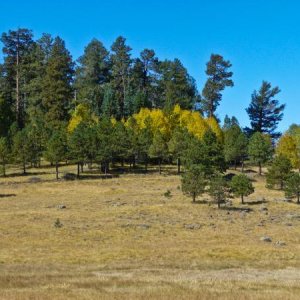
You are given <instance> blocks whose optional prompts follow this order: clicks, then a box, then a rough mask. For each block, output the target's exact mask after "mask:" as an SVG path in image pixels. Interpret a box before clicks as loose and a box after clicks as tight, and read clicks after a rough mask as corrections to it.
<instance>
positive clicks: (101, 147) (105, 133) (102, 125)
mask: <svg viewBox="0 0 300 300" xmlns="http://www.w3.org/2000/svg"><path fill="white" fill-rule="evenodd" d="M112 141H113V125H112V123H111V120H110V119H108V118H103V119H101V120H100V122H99V124H98V126H97V144H96V149H97V152H96V160H97V162H98V163H99V164H100V165H101V170H102V172H104V173H105V175H106V174H107V172H108V171H109V163H110V162H111V160H112V156H113V146H114V144H113V143H112Z"/></svg>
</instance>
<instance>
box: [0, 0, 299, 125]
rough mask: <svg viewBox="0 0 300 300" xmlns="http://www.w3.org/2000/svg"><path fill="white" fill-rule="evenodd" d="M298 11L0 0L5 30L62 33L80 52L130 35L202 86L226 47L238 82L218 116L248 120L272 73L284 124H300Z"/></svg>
mask: <svg viewBox="0 0 300 300" xmlns="http://www.w3.org/2000/svg"><path fill="white" fill-rule="evenodd" d="M299 11H300V1H296V0H286V1H280V0H264V1H263V0H252V1H251V0H226V1H225V0H214V1H209V0H203V1H201V0H198V1H197V0H184V1H179V0H173V1H171V0H164V1H163V0H160V1H159V0H152V1H146V0H144V1H143V0H140V1H138V0H123V1H121V0H99V1H96V0H94V1H93V0H85V1H79V0H78V1H76V0H73V1H71V0H65V1H63V0H60V1H58V0H51V1H38V0H31V1H29V0H28V1H21V0H15V1H8V0H6V1H5V0H0V32H4V31H8V30H9V29H15V28H17V27H26V28H30V29H33V31H34V34H35V37H39V36H40V35H41V33H43V32H47V33H51V34H52V35H60V36H61V37H62V38H63V39H64V40H65V41H66V45H67V47H68V49H69V50H70V52H71V53H72V55H73V57H74V58H75V59H76V58H78V56H79V55H81V54H82V52H83V49H84V46H85V45H86V44H87V43H88V42H89V41H90V40H91V39H92V38H93V37H96V38H98V39H100V40H101V41H102V42H103V43H104V44H105V45H106V46H107V47H109V46H110V45H111V44H112V42H113V40H114V39H115V38H116V37H117V36H118V35H123V36H125V37H126V38H127V41H128V44H129V45H130V46H131V47H132V48H133V52H132V53H133V55H134V56H136V55H138V53H139V52H140V51H141V50H143V49H144V48H153V49H154V50H155V51H156V53H157V56H158V57H159V58H160V59H165V58H169V59H172V58H175V57H177V58H179V59H180V60H181V61H182V62H183V64H184V65H185V66H186V67H187V69H188V70H189V72H190V74H191V75H192V76H193V77H194V78H195V79H196V81H197V85H198V88H199V89H202V87H203V84H204V82H205V73H204V71H205V63H206V62H207V61H208V59H209V56H210V54H211V53H218V54H221V55H223V56H224V57H225V58H226V59H229V60H230V61H231V62H232V64H233V68H232V70H233V72H234V78H233V79H234V82H235V87H234V88H232V89H228V90H227V91H225V93H224V98H223V101H222V103H221V105H220V107H219V109H218V115H219V117H220V118H222V119H223V117H224V116H225V114H226V113H227V114H229V115H235V116H237V117H238V119H239V121H240V123H241V125H243V126H246V125H248V124H249V120H248V116H247V114H246V112H245V108H246V107H247V106H248V105H249V101H250V98H251V93H252V92H253V90H254V89H258V88H259V86H260V84H261V82H262V80H267V81H270V82H271V83H272V84H273V85H278V86H279V87H280V88H281V90H282V92H281V93H280V95H279V97H278V99H279V100H280V101H281V102H283V103H286V104H287V107H286V110H285V117H284V120H283V121H282V122H281V123H280V126H279V129H280V130H285V129H287V128H288V126H289V125H290V124H291V123H300V116H299V115H300V102H299V98H300V97H299V88H298V87H299V86H300V23H299V14H300V13H299ZM0 59H1V58H0Z"/></svg>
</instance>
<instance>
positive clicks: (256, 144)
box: [248, 132, 273, 175]
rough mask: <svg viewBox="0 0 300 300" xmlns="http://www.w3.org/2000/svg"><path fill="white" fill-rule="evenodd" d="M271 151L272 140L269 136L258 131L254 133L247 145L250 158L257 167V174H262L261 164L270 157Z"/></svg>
mask: <svg viewBox="0 0 300 300" xmlns="http://www.w3.org/2000/svg"><path fill="white" fill-rule="evenodd" d="M272 152H273V147H272V142H271V139H270V137H269V136H267V135H264V134H262V133H260V132H256V133H254V134H253V135H252V136H251V138H250V140H249V145H248V154H249V158H250V160H251V161H252V162H253V163H255V164H257V165H258V167H259V175H261V174H262V165H263V164H264V163H266V162H267V161H268V160H270V159H271V156H272Z"/></svg>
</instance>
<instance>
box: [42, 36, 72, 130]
mask: <svg viewBox="0 0 300 300" xmlns="http://www.w3.org/2000/svg"><path fill="white" fill-rule="evenodd" d="M72 76H73V62H72V58H71V55H70V53H69V51H68V50H67V49H66V47H65V43H64V41H63V40H62V39H61V38H59V37H56V38H55V39H54V42H53V46H52V49H51V52H50V56H49V59H48V62H47V65H46V71H45V77H44V79H43V92H42V104H43V107H44V109H45V120H46V121H47V122H49V123H52V124H57V123H60V122H62V121H67V120H68V111H69V109H70V104H71V101H72V99H73V91H72V86H71V82H72Z"/></svg>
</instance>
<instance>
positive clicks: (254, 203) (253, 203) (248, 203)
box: [245, 199, 268, 205]
mask: <svg viewBox="0 0 300 300" xmlns="http://www.w3.org/2000/svg"><path fill="white" fill-rule="evenodd" d="M266 203H268V201H267V200H265V199H263V200H258V201H251V202H245V204H247V205H260V204H266Z"/></svg>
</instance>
